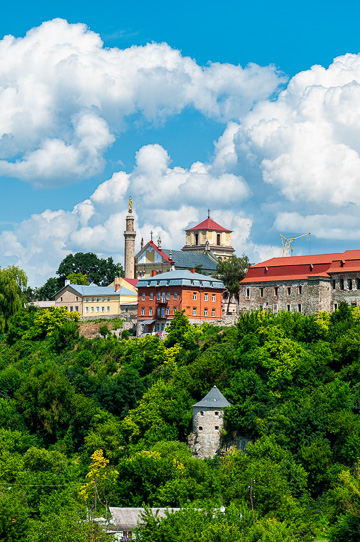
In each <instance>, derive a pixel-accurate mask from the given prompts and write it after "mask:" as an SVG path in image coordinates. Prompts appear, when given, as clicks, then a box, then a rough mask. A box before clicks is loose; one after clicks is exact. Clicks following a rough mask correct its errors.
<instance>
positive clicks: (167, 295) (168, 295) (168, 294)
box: [166, 292, 170, 301]
mask: <svg viewBox="0 0 360 542" xmlns="http://www.w3.org/2000/svg"><path fill="white" fill-rule="evenodd" d="M166 299H167V300H168V301H170V292H167V294H166Z"/></svg>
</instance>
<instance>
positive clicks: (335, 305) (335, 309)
mask: <svg viewBox="0 0 360 542" xmlns="http://www.w3.org/2000/svg"><path fill="white" fill-rule="evenodd" d="M337 307H338V306H337V303H334V311H337Z"/></svg>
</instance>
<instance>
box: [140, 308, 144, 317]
mask: <svg viewBox="0 0 360 542" xmlns="http://www.w3.org/2000/svg"><path fill="white" fill-rule="evenodd" d="M141 316H145V307H142V308H141Z"/></svg>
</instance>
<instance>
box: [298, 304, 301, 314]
mask: <svg viewBox="0 0 360 542" xmlns="http://www.w3.org/2000/svg"><path fill="white" fill-rule="evenodd" d="M298 312H301V303H299V304H298Z"/></svg>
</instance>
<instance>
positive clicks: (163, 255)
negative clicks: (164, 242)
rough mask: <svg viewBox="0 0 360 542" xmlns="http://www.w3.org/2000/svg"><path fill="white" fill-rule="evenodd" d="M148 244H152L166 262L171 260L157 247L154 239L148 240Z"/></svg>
mask: <svg viewBox="0 0 360 542" xmlns="http://www.w3.org/2000/svg"><path fill="white" fill-rule="evenodd" d="M149 245H150V246H152V247H153V248H154V249H155V250H156V251H157V252H158V253H159V254H161V256H162V257H163V258H164V259H165V260H166V261H167V262H171V260H170V258H169V257H168V256H166V254H165V252H163V251H162V250H161V249H160V248H158V247H157V246H156V245H155V243H154V241H149Z"/></svg>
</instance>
